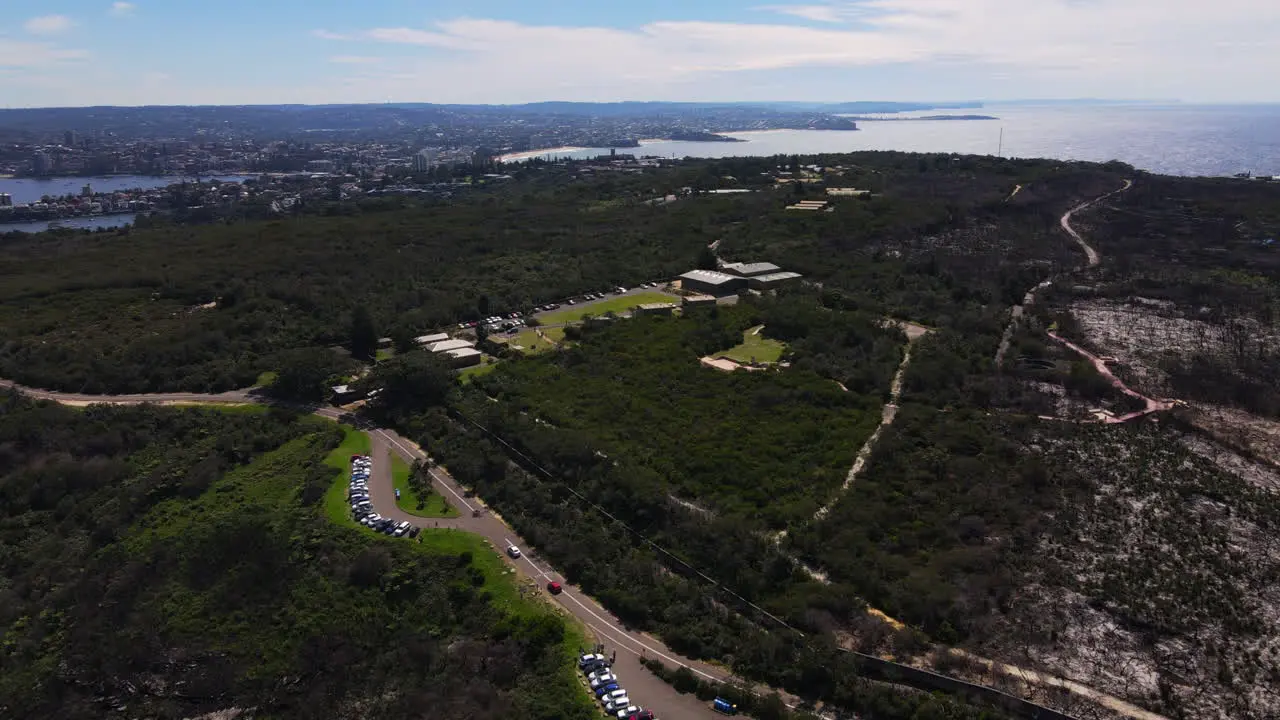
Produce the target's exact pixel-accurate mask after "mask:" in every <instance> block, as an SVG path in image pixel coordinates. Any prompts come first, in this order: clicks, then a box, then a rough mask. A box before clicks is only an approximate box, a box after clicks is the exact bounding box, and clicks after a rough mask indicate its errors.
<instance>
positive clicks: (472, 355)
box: [444, 348, 484, 367]
mask: <svg viewBox="0 0 1280 720" xmlns="http://www.w3.org/2000/svg"><path fill="white" fill-rule="evenodd" d="M444 354H445V355H448V356H449V362H450V363H451V364H452V365H453V366H454V367H471V366H473V365H479V364H480V360H481V358H482V357H483V356H484V354H483V353H481V352H480V351H479V350H477V349H475V348H458V349H457V350H447V351H445V353H444Z"/></svg>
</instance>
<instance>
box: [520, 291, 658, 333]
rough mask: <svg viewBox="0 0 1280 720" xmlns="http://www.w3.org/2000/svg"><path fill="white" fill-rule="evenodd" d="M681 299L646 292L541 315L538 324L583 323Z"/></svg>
mask: <svg viewBox="0 0 1280 720" xmlns="http://www.w3.org/2000/svg"><path fill="white" fill-rule="evenodd" d="M679 302H680V298H678V297H676V296H675V295H667V294H666V293H657V292H645V293H636V294H635V295H626V296H624V297H616V298H610V299H608V300H601V301H600V302H592V303H588V304H586V305H575V306H573V307H566V308H564V309H562V310H557V311H555V312H552V313H547V314H546V315H539V316H538V322H540V323H542V324H543V325H565V324H571V323H576V322H581V321H582V319H583V318H584V317H586V316H588V315H597V316H598V315H604V314H605V313H607V312H615V313H619V314H621V313H624V312H626V311H628V310H630V309H632V308H634V307H635V306H637V305H647V304H649V303H679Z"/></svg>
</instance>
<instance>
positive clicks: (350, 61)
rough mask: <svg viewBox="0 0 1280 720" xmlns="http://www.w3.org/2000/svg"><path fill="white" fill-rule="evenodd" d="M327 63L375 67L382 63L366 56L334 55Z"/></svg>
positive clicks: (379, 59)
mask: <svg viewBox="0 0 1280 720" xmlns="http://www.w3.org/2000/svg"><path fill="white" fill-rule="evenodd" d="M329 62H331V63H338V64H339V65H376V64H378V63H380V62H382V58H379V57H370V56H368V55H334V56H332V57H330V58H329Z"/></svg>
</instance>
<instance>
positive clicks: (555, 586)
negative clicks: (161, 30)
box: [547, 580, 564, 595]
mask: <svg viewBox="0 0 1280 720" xmlns="http://www.w3.org/2000/svg"><path fill="white" fill-rule="evenodd" d="M563 591H564V588H562V587H560V583H558V582H556V581H554V580H552V581H551V582H549V583H547V592H549V593H551V594H552V595H559V594H560V593H561V592H563Z"/></svg>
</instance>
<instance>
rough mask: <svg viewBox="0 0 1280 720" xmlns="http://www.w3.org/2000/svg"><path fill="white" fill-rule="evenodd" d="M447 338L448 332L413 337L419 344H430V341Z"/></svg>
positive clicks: (442, 340) (440, 340) (435, 341)
mask: <svg viewBox="0 0 1280 720" xmlns="http://www.w3.org/2000/svg"><path fill="white" fill-rule="evenodd" d="M448 339H449V334H448V333H435V334H432V335H423V336H421V337H416V338H414V339H413V341H414V342H416V343H418V344H419V345H430V344H431V343H438V342H444V341H445V340H448Z"/></svg>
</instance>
